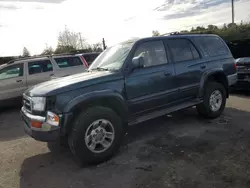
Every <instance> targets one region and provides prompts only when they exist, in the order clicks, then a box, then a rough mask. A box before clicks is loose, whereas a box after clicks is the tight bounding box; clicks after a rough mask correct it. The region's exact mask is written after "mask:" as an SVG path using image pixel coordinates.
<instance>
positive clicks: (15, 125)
mask: <svg viewBox="0 0 250 188" xmlns="http://www.w3.org/2000/svg"><path fill="white" fill-rule="evenodd" d="M249 148H250V97H249V95H245V94H244V93H238V94H233V95H231V96H230V99H229V100H228V101H227V107H226V109H225V112H224V113H223V115H222V116H221V117H220V118H218V119H214V120H208V119H203V118H201V117H199V116H198V115H197V113H196V110H195V109H194V108H192V109H188V110H183V111H180V112H177V113H174V114H171V115H168V116H164V117H161V118H157V119H155V120H151V121H148V122H145V123H142V124H139V125H135V126H132V127H130V128H129V131H128V135H127V136H126V138H125V140H124V144H123V145H122V147H121V149H120V151H119V152H118V154H117V155H116V156H115V157H114V158H112V159H111V160H109V161H108V162H106V163H102V164H100V165H98V166H88V167H84V168H80V167H78V166H77V165H76V164H75V163H74V161H73V158H72V155H71V153H70V152H69V151H68V150H67V149H59V148H58V149H57V148H55V151H54V152H50V151H49V150H48V148H47V144H46V143H43V142H38V141H35V140H34V139H32V138H30V137H28V136H27V135H26V134H25V133H24V131H23V127H22V122H21V120H20V118H19V108H10V109H6V110H2V111H1V112H0V188H92V187H93V188H95V187H97V188H99V187H100V188H117V187H119V188H139V187H143V188H144V187H152V188H155V187H157V188H163V187H185V188H189V187H190V188H196V187H197V188H207V187H220V188H222V187H227V188H230V187H232V188H233V187H241V188H244V187H250V150H249Z"/></svg>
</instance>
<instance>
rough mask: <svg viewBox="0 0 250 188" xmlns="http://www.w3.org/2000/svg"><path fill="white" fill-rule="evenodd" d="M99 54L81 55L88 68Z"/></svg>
mask: <svg viewBox="0 0 250 188" xmlns="http://www.w3.org/2000/svg"><path fill="white" fill-rule="evenodd" d="M100 54H101V52H89V53H82V54H81V55H82V57H83V58H84V59H85V61H86V62H87V64H88V66H90V65H91V64H92V63H93V62H94V60H95V59H96V58H97V57H98V56H99V55H100Z"/></svg>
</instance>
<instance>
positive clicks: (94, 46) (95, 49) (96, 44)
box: [91, 43, 102, 52]
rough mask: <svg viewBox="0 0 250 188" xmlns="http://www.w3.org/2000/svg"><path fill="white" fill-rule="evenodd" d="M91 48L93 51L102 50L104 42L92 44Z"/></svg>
mask: <svg viewBox="0 0 250 188" xmlns="http://www.w3.org/2000/svg"><path fill="white" fill-rule="evenodd" d="M91 49H92V50H91V51H92V52H102V44H101V43H95V44H92V47H91Z"/></svg>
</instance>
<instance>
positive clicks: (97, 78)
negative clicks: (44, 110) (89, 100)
mask: <svg viewBox="0 0 250 188" xmlns="http://www.w3.org/2000/svg"><path fill="white" fill-rule="evenodd" d="M121 78H122V75H121V74H120V73H117V72H110V71H93V72H84V73H80V74H74V75H71V76H66V77H63V78H58V79H53V80H50V81H47V82H43V83H40V84H38V85H35V86H33V87H31V88H29V89H28V90H27V91H26V92H25V94H26V95H28V96H52V95H56V94H59V93H63V92H67V91H71V90H75V89H78V88H83V87H88V86H91V85H95V84H100V83H105V82H108V81H112V80H116V79H121Z"/></svg>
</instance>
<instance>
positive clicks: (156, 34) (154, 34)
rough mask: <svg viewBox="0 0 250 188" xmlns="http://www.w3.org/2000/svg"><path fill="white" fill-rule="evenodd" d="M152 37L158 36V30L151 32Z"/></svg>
mask: <svg viewBox="0 0 250 188" xmlns="http://www.w3.org/2000/svg"><path fill="white" fill-rule="evenodd" d="M152 36H160V32H159V31H158V30H153V31H152Z"/></svg>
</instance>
